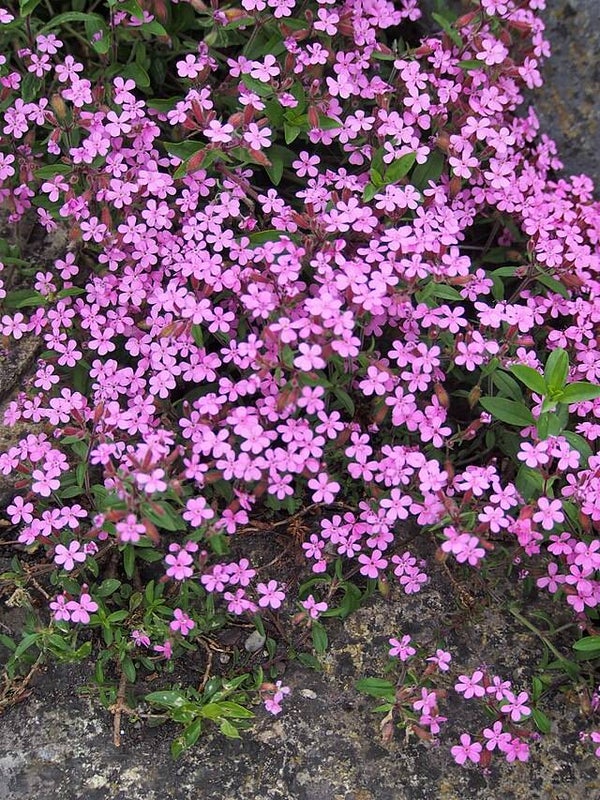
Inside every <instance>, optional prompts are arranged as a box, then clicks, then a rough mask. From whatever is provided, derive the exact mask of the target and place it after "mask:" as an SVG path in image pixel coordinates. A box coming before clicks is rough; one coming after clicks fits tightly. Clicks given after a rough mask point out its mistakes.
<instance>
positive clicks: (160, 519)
mask: <svg viewBox="0 0 600 800" xmlns="http://www.w3.org/2000/svg"><path fill="white" fill-rule="evenodd" d="M154 505H155V506H157V508H159V509H160V512H162V513H160V512H159V511H155V510H154V508H153V507H152V506H151V505H150V504H149V503H143V504H142V507H141V512H142V516H144V517H147V519H149V520H150V521H151V522H153V523H154V524H155V525H156V527H157V528H163V530H165V531H184V530H185V529H186V527H187V526H186V523H185V521H184V520H183V519H182V518H181V517H180V516H179V514H178V513H177V512H176V511H175V509H174V508H173V507H172V506H170V505H169V504H168V503H155V504H154Z"/></svg>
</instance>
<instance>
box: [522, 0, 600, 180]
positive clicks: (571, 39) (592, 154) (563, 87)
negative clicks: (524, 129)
mask: <svg viewBox="0 0 600 800" xmlns="http://www.w3.org/2000/svg"><path fill="white" fill-rule="evenodd" d="M543 16H544V20H545V22H546V36H547V38H548V39H549V40H550V43H551V46H552V57H551V58H550V59H548V60H547V61H546V64H545V66H544V70H543V77H544V81H545V83H544V86H543V87H542V88H541V89H539V90H538V91H537V92H535V93H534V94H533V96H532V102H533V103H534V105H535V107H536V109H537V110H538V113H539V116H540V121H541V125H542V130H544V131H545V132H546V133H548V134H549V135H550V136H551V137H552V138H553V139H554V140H555V141H556V143H557V145H558V151H559V156H560V158H561V160H562V161H563V163H564V165H565V171H566V172H568V173H570V174H575V175H578V174H581V173H585V174H586V175H589V176H590V177H591V178H593V179H594V181H595V183H596V186H598V185H599V184H600V100H599V97H598V86H599V85H600V61H599V55H600V3H599V2H598V0H546V11H545V12H544V15H543Z"/></svg>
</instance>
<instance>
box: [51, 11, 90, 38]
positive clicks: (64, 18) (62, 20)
mask: <svg viewBox="0 0 600 800" xmlns="http://www.w3.org/2000/svg"><path fill="white" fill-rule="evenodd" d="M90 17H97V18H98V19H99V20H100V21H101V22H102V23H103V22H104V20H103V19H102V17H101V16H100V15H99V14H91V13H90V12H84V11H65V12H64V13H63V14H57V15H56V16H55V17H52V19H51V20H50V22H47V23H46V24H45V25H44V27H43V28H42V29H41V30H40V32H39V33H43V34H46V33H48V31H51V30H52V29H53V28H58V27H59V26H60V25H66V24H68V23H71V22H87V20H88V19H89V18H90ZM38 35H39V34H38Z"/></svg>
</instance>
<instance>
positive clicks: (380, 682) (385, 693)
mask: <svg viewBox="0 0 600 800" xmlns="http://www.w3.org/2000/svg"><path fill="white" fill-rule="evenodd" d="M356 688H357V689H358V691H359V692H364V694H368V695H370V696H371V697H385V698H386V700H389V701H390V702H394V700H395V699H396V687H395V686H394V684H393V683H392V682H391V681H386V680H385V679H384V678H361V679H360V680H359V681H357V682H356Z"/></svg>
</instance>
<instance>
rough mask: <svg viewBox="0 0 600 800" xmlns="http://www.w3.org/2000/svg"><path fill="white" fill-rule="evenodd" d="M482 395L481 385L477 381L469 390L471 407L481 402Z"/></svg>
mask: <svg viewBox="0 0 600 800" xmlns="http://www.w3.org/2000/svg"><path fill="white" fill-rule="evenodd" d="M480 397H481V387H480V386H479V384H478V383H477V384H475V386H474V387H473V388H472V389H471V391H470V392H469V397H468V401H469V408H475V406H476V405H477V403H478V402H479V398H480Z"/></svg>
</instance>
